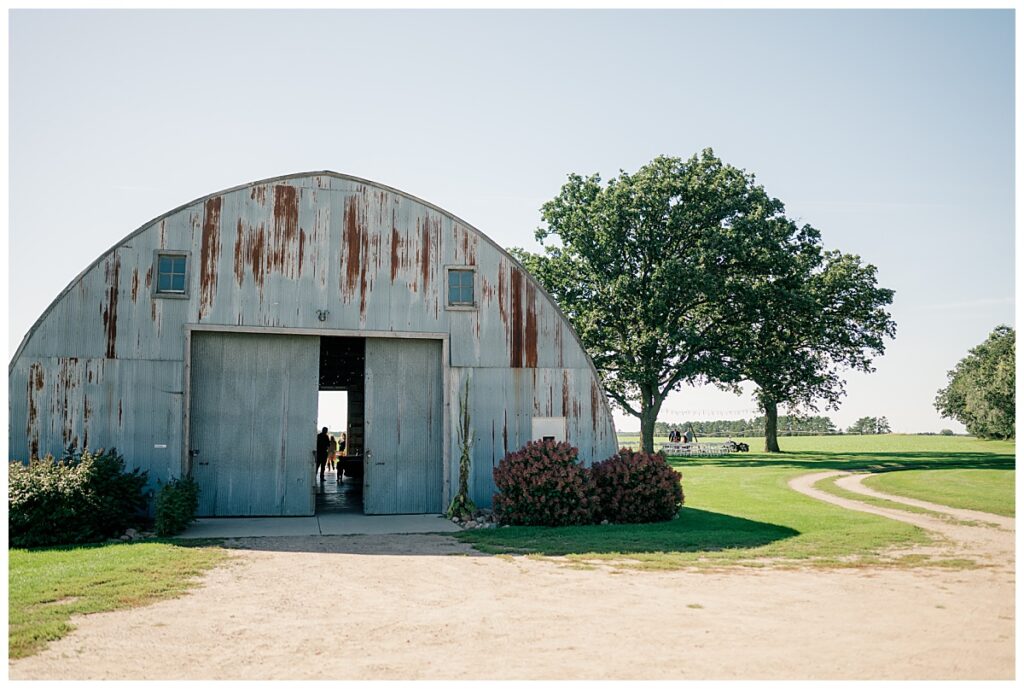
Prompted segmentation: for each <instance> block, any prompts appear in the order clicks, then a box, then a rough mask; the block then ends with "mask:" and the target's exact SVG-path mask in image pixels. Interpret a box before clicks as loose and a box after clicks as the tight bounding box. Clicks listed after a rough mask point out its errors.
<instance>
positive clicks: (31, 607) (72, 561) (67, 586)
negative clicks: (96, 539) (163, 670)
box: [8, 542, 226, 659]
mask: <svg viewBox="0 0 1024 689" xmlns="http://www.w3.org/2000/svg"><path fill="white" fill-rule="evenodd" d="M225 557H226V554H225V553H224V552H223V551H221V550H219V549H217V548H208V547H182V546H180V545H174V544H171V543H157V542H147V543H131V544H128V543H124V544H121V543H119V544H112V545H95V546H82V547H78V548H71V547H69V548H47V549H40V550H10V551H9V560H8V596H9V598H8V618H9V619H8V624H9V626H8V652H9V654H10V657H11V658H12V659H13V658H21V657H24V656H27V655H32V654H33V653H35V652H36V651H38V650H40V649H41V648H42V647H44V646H45V645H46V643H47V642H49V641H53V640H56V639H59V638H61V637H62V636H64V635H66V634H67V633H68V632H69V631H71V630H72V629H73V627H72V626H71V624H70V623H69V620H70V618H71V616H72V615H75V614H82V613H89V612H104V611H107V610H117V609H120V608H130V607H134V606H137V605H144V604H146V603H150V602H153V601H156V600H160V599H163V598H170V597H173V596H176V595H179V594H180V593H182V592H183V591H185V590H187V589H188V588H190V587H191V586H193V585H194V583H195V580H196V577H197V576H198V575H199V574H201V573H202V572H204V571H205V570H207V569H209V568H210V567H213V566H214V565H216V564H217V563H218V562H221V561H222V560H223V559H224V558H225Z"/></svg>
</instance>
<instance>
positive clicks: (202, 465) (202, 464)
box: [199, 462, 209, 467]
mask: <svg viewBox="0 0 1024 689" xmlns="http://www.w3.org/2000/svg"><path fill="white" fill-rule="evenodd" d="M208 464H209V462H199V466H201V467H204V466H206V465H208Z"/></svg>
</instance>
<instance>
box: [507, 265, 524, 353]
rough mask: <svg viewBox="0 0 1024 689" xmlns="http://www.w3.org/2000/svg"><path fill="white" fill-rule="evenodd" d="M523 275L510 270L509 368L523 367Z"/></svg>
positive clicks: (517, 271)
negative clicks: (510, 340)
mask: <svg viewBox="0 0 1024 689" xmlns="http://www.w3.org/2000/svg"><path fill="white" fill-rule="evenodd" d="M522 283H523V274H522V273H520V272H519V270H518V269H516V268H513V269H512V295H511V297H512V323H511V326H510V328H511V335H512V342H511V350H510V357H509V366H511V367H512V368H522V367H523V291H522Z"/></svg>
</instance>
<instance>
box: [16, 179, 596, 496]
mask: <svg viewBox="0 0 1024 689" xmlns="http://www.w3.org/2000/svg"><path fill="white" fill-rule="evenodd" d="M161 249H165V250H185V251H188V252H190V261H189V262H190V274H189V293H188V296H189V298H188V299H168V298H157V297H154V296H153V282H154V280H155V276H154V274H153V271H154V256H155V254H156V252H157V251H159V250H161ZM446 266H473V267H475V269H476V270H477V274H478V280H477V285H478V288H479V293H478V308H477V309H475V310H448V309H446V308H445V298H446V294H445V289H446V279H445V267H446ZM318 310H320V311H327V312H328V314H327V317H326V320H325V321H320V320H319V319H318V315H317V311H318ZM195 324H199V325H207V326H224V327H232V326H257V327H260V326H265V327H273V328H306V329H319V330H325V331H332V330H337V331H360V330H368V331H379V332H405V333H437V334H440V335H447V336H448V342H449V358H448V361H447V362H446V363H447V366H448V367H449V368H448V374H447V377H448V381H449V385H450V387H449V391H453V390H459V389H461V388H460V387H459V386H460V385H461V384H462V381H463V380H465V379H468V380H470V381H471V399H472V406H473V425H474V428H475V429H476V434H477V437H476V440H475V445H474V478H473V482H472V486H473V488H472V490H473V499H474V500H476V501H477V502H478V503H480V504H489V502H490V494H491V490H492V484H491V480H490V472H491V468H492V466H493V465H494V464H496V463H497V461H498V460H500V459H501V456H502V455H503V454H504V451H505V449H506V448H508V449H515V448H516V447H519V446H520V445H521V444H522V443H523V442H525V441H526V440H528V439H529V435H530V432H531V424H530V420H531V419H532V416H534V415H538V416H559V415H565V416H567V417H568V435H569V438H568V439H569V440H570V442H573V443H574V444H577V445H579V446H580V448H581V455H582V456H583V457H584V458H585V459H586V461H588V462H589V461H591V460H593V459H601V458H603V457H606V456H608V455H610V454H612V453H613V452H614V451H615V449H616V448H615V444H616V439H615V432H614V428H613V426H612V419H611V415H610V414H609V412H608V407H607V404H606V402H605V399H604V396H603V394H602V393H601V390H600V386H599V384H598V382H597V380H596V377H595V375H596V374H595V373H594V370H593V367H592V365H591V363H590V361H589V359H588V358H587V356H586V354H585V353H584V352H583V350H582V349H581V348H580V346H579V344H578V341H577V339H576V337H575V335H574V334H573V333H572V331H571V329H570V327H569V325H568V324H567V323H566V322H565V320H564V318H563V317H562V316H561V314H560V313H559V312H558V310H557V309H556V307H555V306H554V305H553V303H552V302H551V301H550V299H549V298H548V297H547V296H546V295H545V294H544V293H543V291H542V290H541V289H540V288H539V286H538V285H537V284H536V283H535V281H533V280H532V279H531V278H530V277H529V276H528V275H527V274H526V272H525V270H524V269H523V268H522V267H521V266H520V265H519V264H518V263H517V262H516V261H515V260H513V259H512V258H511V257H510V256H508V255H507V254H506V253H504V252H503V251H501V250H500V249H499V248H498V247H497V246H496V245H494V244H493V243H492V242H491V241H490V240H488V239H487V238H486V237H484V236H483V235H482V234H480V233H479V232H478V231H476V230H475V229H473V228H471V227H470V226H468V225H466V224H464V223H463V222H461V221H460V220H458V219H457V218H455V217H453V216H451V215H450V214H448V213H445V212H443V211H441V210H440V209H438V208H435V207H433V206H431V205H429V204H427V203H425V202H422V201H419V200H417V199H414V198H412V197H410V196H408V195H406V194H403V193H401V192H397V191H395V190H392V189H388V188H385V187H381V186H378V185H374V184H372V183H370V182H367V181H365V180H359V179H355V178H351V177H346V176H342V175H337V174H334V173H317V174H308V175H299V176H293V177H286V178H279V179H276V180H270V181H265V182H260V183H255V184H252V185H248V186H244V187H239V188H237V189H233V190H229V191H226V192H222V193H219V194H216V195H213V196H210V197H207V198H205V199H201V200H199V201H196V202H193V203H191V204H188V205H186V206H183V207H181V208H179V209H176V210H175V211H173V212H171V213H170V214H168V215H166V216H164V217H162V218H160V219H158V220H156V221H153V222H152V223H150V224H148V225H146V226H144V227H143V228H141V229H140V230H139V231H138V232H136V233H134V234H132V235H130V236H129V237H127V238H126V239H125V240H124V241H123V242H122V243H121V244H119V245H118V246H117V247H115V248H114V249H113V250H111V251H110V252H108V253H107V254H105V255H104V256H102V257H101V258H100V259H99V260H98V261H97V263H95V264H94V265H93V266H92V267H91V268H90V269H89V270H87V271H86V272H85V273H84V274H83V275H82V276H81V279H79V280H77V281H75V282H73V283H72V284H71V285H70V286H69V288H68V289H67V290H66V291H65V292H64V293H63V294H62V295H61V296H60V297H59V298H58V299H57V300H56V301H55V302H54V304H53V305H52V306H51V308H50V310H49V311H48V312H47V313H46V314H45V316H44V317H43V318H42V319H41V320H40V322H38V323H37V324H36V326H35V328H34V329H33V331H32V332H31V333H30V334H29V336H28V337H27V338H26V341H25V342H24V343H23V344H22V348H21V350H20V351H19V353H18V354H17V355H16V356H15V359H14V361H13V362H12V364H11V370H10V379H9V389H10V441H11V450H10V452H11V456H12V458H17V459H24V458H27V457H28V456H29V455H30V454H31V453H33V452H35V453H39V454H45V453H46V452H53V453H55V454H56V453H58V452H59V451H60V449H61V448H62V447H63V446H65V445H66V444H68V443H70V442H77V443H78V444H79V445H80V446H81V445H83V444H88V445H90V446H92V447H99V446H101V445H104V446H110V445H117V446H118V447H119V449H121V450H122V451H123V452H124V453H125V456H126V459H128V461H130V462H132V463H133V464H134V465H137V466H141V467H143V468H147V469H149V470H150V471H151V475H152V476H153V478H154V479H155V478H158V477H159V478H166V477H169V476H174V475H178V473H179V472H180V471H181V467H182V465H183V461H182V437H183V433H184V430H183V427H182V424H183V418H184V415H183V409H182V393H183V391H184V382H183V377H184V371H183V364H184V361H185V330H186V326H188V325H195ZM325 334H329V333H328V332H325ZM455 399H456V397H455V395H451V400H452V401H454V400H455ZM449 411H450V410H449ZM452 416H453V414H451V413H449V423H448V426H449V443H448V448H449V452H450V454H453V455H455V456H454V458H451V457H450V458H449V461H450V462H455V463H456V464H452V465H451V466H452V467H454V472H452V471H450V472H449V474H450V475H452V476H457V454H458V452H457V436H456V435H455V425H454V420H453V419H452V418H451V417H452ZM159 445H166V446H167V447H166V448H163V447H158V446H159ZM450 468H451V467H450Z"/></svg>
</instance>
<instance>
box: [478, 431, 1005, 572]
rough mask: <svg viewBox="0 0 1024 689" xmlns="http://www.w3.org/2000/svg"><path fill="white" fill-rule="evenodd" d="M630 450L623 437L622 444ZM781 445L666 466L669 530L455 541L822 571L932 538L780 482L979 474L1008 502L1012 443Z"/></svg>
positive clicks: (538, 531) (554, 531) (644, 527)
mask: <svg viewBox="0 0 1024 689" xmlns="http://www.w3.org/2000/svg"><path fill="white" fill-rule="evenodd" d="M754 441H755V442H756V441H757V439H754ZM628 443H629V438H628V437H621V438H620V444H623V445H625V444H628ZM780 444H781V445H782V449H783V450H784V451H785V452H784V453H783V454H780V455H768V454H764V453H757V452H751V453H749V454H731V455H727V456H724V457H693V458H685V459H677V460H672V465H673V466H674V467H675V468H676V469H677V470H678V471H680V472H681V473H682V475H683V490H684V492H685V494H686V505H685V507H684V508H683V510H682V511H681V512H680V518H679V519H676V520H673V521H671V522H663V523H659V524H641V525H609V526H586V527H559V528H542V527H509V528H505V529H497V530H491V531H469V532H464V533H463V534H460V536H459V537H460V538H462V539H464V540H466V541H468V542H471V543H473V544H474V545H475V546H476V547H478V548H479V549H481V550H484V551H485V552H492V553H502V552H506V553H507V552H515V553H529V554H535V555H541V556H544V555H551V556H554V555H563V556H567V557H569V558H571V559H576V560H580V561H583V560H611V559H614V560H621V559H628V560H632V561H635V563H636V566H638V567H641V568H662V569H673V568H678V567H684V566H691V565H711V566H716V565H725V564H735V563H739V564H747V565H757V564H761V563H763V562H765V561H766V560H770V561H774V562H778V561H780V560H781V561H783V562H785V561H791V562H792V563H793V564H816V565H826V566H836V565H847V566H849V565H864V564H877V563H880V562H883V561H889V560H888V558H886V556H885V551H886V550H887V549H890V548H892V547H893V546H904V545H912V544H914V543H922V542H926V541H927V540H929V538H930V537H929V536H928V534H926V533H925V532H923V531H922V530H920V529H917V528H916V527H913V526H910V525H908V524H903V523H900V522H894V521H892V520H889V519H885V518H883V517H876V516H874V515H869V514H863V513H856V512H851V511H849V510H845V509H842V508H840V507H836V506H832V505H828V504H825V503H822V502H819V501H817V500H814V499H812V498H809V497H806V496H804V495H801V494H799V493H796V492H795V491H793V490H791V489H790V488H789V487H788V486H787V485H786V484H787V481H788V480H789V479H791V478H793V477H794V476H798V475H800V474H804V473H810V472H814V471H826V470H846V471H871V472H882V471H886V472H902V471H903V470H914V471H915V472H916V473H920V474H921V477H922V479H924V478H926V477H927V476H929V475H930V474H929V473H928V472H930V473H939V474H941V473H942V472H945V471H958V470H972V471H976V470H985V471H987V472H991V474H992V476H991V479H990V480H991V481H993V482H995V483H998V484H1000V485H1001V486H1002V487H1003V488H1001V490H1002V492H1003V493H1006V492H1007V491H1008V493H1009V495H1010V496H1012V494H1013V478H1014V472H1013V468H1014V443H1013V442H1012V441H1009V442H998V441H982V440H976V439H974V438H968V437H947V436H905V435H882V436H822V437H809V438H808V437H797V438H782V439H780ZM752 445H753V443H752ZM755 447H756V446H755ZM908 473H909V472H908ZM893 475H895V474H893ZM919 482H920V479H919V481H917V482H915V481H913V480H911V481H910V483H911V484H914V485H917V483H919ZM965 494H966V493H965ZM933 497H934V495H933ZM936 501H937V502H941V501H938V500H936ZM1011 503H1012V499H1011ZM906 562H907V563H908V564H910V563H918V562H919V561H918V560H916V559H914V560H910V559H908V560H907V561H906ZM890 563H892V564H899V562H898V561H896V562H891V561H890Z"/></svg>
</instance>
